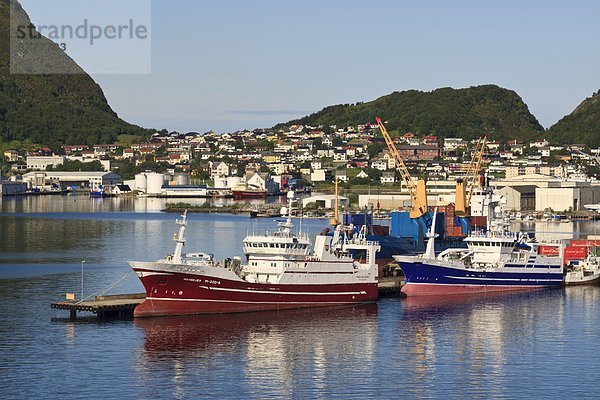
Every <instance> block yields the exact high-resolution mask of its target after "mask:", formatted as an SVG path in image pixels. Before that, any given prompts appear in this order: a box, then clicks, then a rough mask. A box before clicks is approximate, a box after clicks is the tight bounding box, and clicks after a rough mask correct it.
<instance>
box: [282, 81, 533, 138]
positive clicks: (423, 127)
mask: <svg viewBox="0 0 600 400" xmlns="http://www.w3.org/2000/svg"><path fill="white" fill-rule="evenodd" d="M376 116H381V117H382V118H383V119H385V120H386V121H387V126H388V128H389V129H390V130H398V131H399V132H401V133H405V132H414V133H418V134H426V133H435V134H437V135H439V136H442V137H449V136H459V137H464V138H472V137H474V136H477V135H480V134H482V133H488V134H489V135H490V136H491V138H492V139H511V138H519V139H525V138H528V137H531V138H534V137H535V136H536V134H538V133H540V132H543V131H544V128H543V127H542V126H541V125H540V123H539V122H538V121H537V119H536V118H535V117H534V116H533V115H532V114H531V113H530V112H529V109H528V108H527V105H526V104H525V103H524V102H523V100H522V99H521V97H519V96H518V95H517V94H516V93H515V92H514V91H512V90H508V89H503V88H501V87H498V86H496V85H484V86H475V87H470V88H466V89H452V88H441V89H437V90H434V91H431V92H421V91H417V90H409V91H404V92H394V93H392V94H389V95H387V96H383V97H380V98H378V99H376V100H373V101H370V102H367V103H358V104H355V105H350V104H342V105H336V106H331V107H326V108H324V109H323V110H322V111H319V112H317V113H314V114H311V115H309V116H306V117H304V118H300V119H298V120H294V121H290V122H288V123H287V124H286V125H289V124H306V125H356V124H362V123H365V122H368V121H371V122H374V121H375V117H376Z"/></svg>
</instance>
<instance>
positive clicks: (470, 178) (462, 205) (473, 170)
mask: <svg viewBox="0 0 600 400" xmlns="http://www.w3.org/2000/svg"><path fill="white" fill-rule="evenodd" d="M486 144H487V135H481V136H480V137H479V140H478V141H477V143H475V149H474V150H473V157H472V158H471V162H469V165H468V166H467V169H466V173H465V177H464V179H463V178H461V179H458V180H457V181H456V200H455V202H454V204H455V212H456V214H457V215H459V216H465V215H468V214H469V211H470V210H469V207H470V206H469V204H471V198H472V197H473V193H474V192H475V191H476V190H477V189H479V188H480V186H481V177H480V172H481V163H482V160H483V155H484V153H485V146H486Z"/></svg>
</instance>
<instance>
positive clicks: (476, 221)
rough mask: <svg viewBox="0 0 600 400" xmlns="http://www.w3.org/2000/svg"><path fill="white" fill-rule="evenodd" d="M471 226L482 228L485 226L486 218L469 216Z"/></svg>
mask: <svg viewBox="0 0 600 400" xmlns="http://www.w3.org/2000/svg"><path fill="white" fill-rule="evenodd" d="M470 223H471V226H477V227H484V226H487V217H485V216H471V222H470Z"/></svg>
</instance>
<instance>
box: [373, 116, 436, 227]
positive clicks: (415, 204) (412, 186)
mask: <svg viewBox="0 0 600 400" xmlns="http://www.w3.org/2000/svg"><path fill="white" fill-rule="evenodd" d="M376 120H377V125H379V130H380V131H381V134H382V135H383V138H384V139H385V143H386V144H387V146H388V149H389V150H390V153H392V156H393V157H394V162H395V163H396V169H398V172H400V176H401V177H402V180H403V181H404V184H405V185H406V189H407V190H408V194H410V198H411V200H412V207H411V209H410V217H411V218H420V217H421V216H423V214H425V213H426V212H427V192H426V190H425V181H424V180H423V179H419V180H418V181H417V183H415V181H413V179H412V177H411V176H410V173H409V172H408V169H407V168H406V164H404V160H402V157H401V156H400V153H399V152H398V149H396V145H395V144H394V141H393V140H392V138H391V136H390V134H389V133H388V131H387V129H386V128H385V125H383V121H382V120H381V118H379V117H377V118H376Z"/></svg>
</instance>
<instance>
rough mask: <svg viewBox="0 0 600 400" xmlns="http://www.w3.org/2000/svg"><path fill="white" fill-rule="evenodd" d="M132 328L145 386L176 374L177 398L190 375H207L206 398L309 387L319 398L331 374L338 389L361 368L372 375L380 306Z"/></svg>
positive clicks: (184, 319) (165, 321) (157, 321)
mask: <svg viewBox="0 0 600 400" xmlns="http://www.w3.org/2000/svg"><path fill="white" fill-rule="evenodd" d="M134 323H135V326H136V327H137V328H138V329H139V330H141V331H142V332H143V333H144V335H145V341H144V345H143V350H142V351H141V353H140V356H141V359H140V360H139V361H138V362H137V365H138V366H139V367H138V368H139V369H140V371H139V372H140V380H141V382H143V381H144V380H145V379H149V378H150V377H151V376H152V375H153V371H154V370H160V371H162V373H164V371H168V370H172V374H173V376H172V380H171V384H173V385H174V387H173V388H172V389H173V392H174V393H179V391H180V390H184V387H186V386H185V385H184V382H186V378H190V377H191V376H197V375H198V374H202V377H203V378H204V375H206V387H204V388H203V390H206V392H205V393H204V394H205V395H212V396H222V395H227V396H232V395H233V394H235V393H236V392H238V391H239V393H238V394H241V395H243V394H246V396H249V397H261V398H264V397H269V396H275V395H279V396H280V395H285V396H286V397H289V396H294V395H297V394H298V393H301V392H302V391H304V393H306V392H305V391H306V390H307V385H308V387H309V389H313V390H315V393H317V392H318V391H320V390H326V387H327V386H328V385H332V384H334V382H333V380H332V378H331V377H332V376H335V377H339V378H336V379H335V380H336V381H337V383H335V385H336V386H337V385H339V384H340V380H341V383H342V384H343V381H344V380H348V379H351V377H352V376H355V374H356V366H357V365H360V373H361V374H362V373H363V372H364V373H366V374H373V373H374V371H375V368H374V363H375V361H374V359H375V357H376V352H377V304H375V303H369V304H360V305H350V306H340V307H332V308H324V309H320V308H319V309H315V308H311V309H298V310H284V311H279V312H276V311H265V312H260V313H242V314H227V315H223V314H217V315H202V316H179V317H165V318H138V319H135V320H134ZM221 377H222V378H221ZM302 377H304V379H306V381H304V382H303V383H302V379H301V378H302ZM221 379H226V380H227V384H226V385H224V384H223V381H222V380H221ZM179 383H181V384H179ZM348 383H350V382H348ZM298 385H302V386H298ZM225 387H227V388H226V389H225ZM329 389H331V387H330V388H329ZM223 390H227V393H225V392H222V391H223ZM189 394H190V393H188V395H189Z"/></svg>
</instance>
